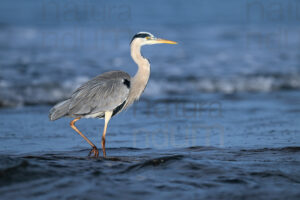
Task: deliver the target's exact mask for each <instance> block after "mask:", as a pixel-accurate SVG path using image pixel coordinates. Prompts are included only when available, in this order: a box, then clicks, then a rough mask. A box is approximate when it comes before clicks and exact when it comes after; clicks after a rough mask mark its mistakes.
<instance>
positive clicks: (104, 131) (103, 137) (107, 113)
mask: <svg viewBox="0 0 300 200" xmlns="http://www.w3.org/2000/svg"><path fill="white" fill-rule="evenodd" d="M112 114H113V112H111V111H107V112H105V117H104V129H103V134H102V141H101V144H102V150H103V157H106V151H105V135H106V129H107V124H108V122H109V120H110V118H111V116H112Z"/></svg>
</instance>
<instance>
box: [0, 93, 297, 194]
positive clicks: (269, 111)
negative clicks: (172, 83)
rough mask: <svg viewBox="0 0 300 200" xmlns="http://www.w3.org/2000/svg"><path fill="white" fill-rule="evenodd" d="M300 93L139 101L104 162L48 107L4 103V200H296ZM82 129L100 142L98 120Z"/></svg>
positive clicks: (113, 131) (118, 127)
mask: <svg viewBox="0 0 300 200" xmlns="http://www.w3.org/2000/svg"><path fill="white" fill-rule="evenodd" d="M299 95H300V94H299V92H276V93H268V94H240V95H229V96H228V95H219V94H210V95H201V97H200V96H197V95H195V94H191V95H190V94H186V95H184V96H176V95H174V96H171V98H170V99H168V98H166V99H163V98H161V99H156V100H149V99H143V100H141V101H140V102H139V103H138V104H137V105H135V106H133V107H132V108H130V109H129V110H128V111H127V112H125V113H122V114H120V115H119V116H117V117H115V118H113V119H112V120H111V123H110V124H109V129H108V134H107V154H108V158H107V159H103V158H102V157H100V158H98V159H95V158H89V157H88V156H87V155H88V152H89V151H90V149H88V144H87V143H86V142H85V141H83V139H82V138H81V137H80V136H78V135H77V134H76V133H74V131H73V130H71V128H69V125H68V123H69V119H61V120H58V121H55V122H50V121H48V119H47V114H48V110H49V107H47V106H35V107H23V108H17V109H2V110H0V117H1V122H0V127H1V139H0V193H1V197H0V198H2V199H28V198H37V199H45V198H46V199H58V198H64V199H74V198H79V199H133V198H143V199H154V198H155V199H166V198H172V199H208V198H209V199H299V197H300V190H299V186H300V170H299V169H300V168H299V166H300V145H299V142H300V127H299V112H300V110H299V101H295V99H299ZM175 100H176V101H175ZM200 105H202V106H200ZM167 108H169V109H167ZM283 116H284V117H283ZM77 125H78V127H79V129H80V130H82V131H83V132H84V133H86V135H87V136H88V137H89V138H90V139H91V140H92V141H93V142H95V144H97V145H98V146H100V135H101V134H100V132H101V131H102V125H103V122H102V121H100V120H96V119H90V120H81V121H79V122H78V124H77Z"/></svg>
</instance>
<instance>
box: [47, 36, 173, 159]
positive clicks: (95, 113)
mask: <svg viewBox="0 0 300 200" xmlns="http://www.w3.org/2000/svg"><path fill="white" fill-rule="evenodd" d="M159 43H168V44H176V42H173V41H170V40H164V39H159V38H156V37H154V36H153V35H152V34H151V33H147V32H140V33H137V34H136V35H135V36H134V37H133V38H132V40H131V43H130V47H131V57H132V59H133V60H134V62H135V63H136V64H137V65H138V71H137V72H136V74H135V76H134V77H132V78H130V76H129V75H128V74H127V73H126V72H122V71H111V72H106V73H103V74H101V75H99V76H97V77H95V78H93V79H92V80H90V81H88V82H86V83H84V84H83V85H82V86H81V87H79V88H78V89H77V90H76V91H75V92H74V93H73V94H72V96H71V97H70V98H69V99H67V100H65V101H63V102H60V103H58V104H57V105H55V106H54V107H53V108H52V109H51V110H50V114H49V118H50V120H52V121H53V120H57V119H59V118H61V117H65V116H68V117H72V118H75V119H73V120H72V121H71V122H70V126H71V128H73V129H74V130H75V131H76V132H77V133H78V134H79V135H81V136H82V137H83V138H84V139H85V140H86V141H87V142H88V143H89V144H90V145H91V146H92V148H93V149H92V150H91V152H90V153H93V154H94V155H95V156H96V157H98V155H99V151H98V149H97V147H96V145H94V144H93V143H92V142H91V141H90V140H89V139H88V138H87V137H86V136H85V135H84V134H83V133H81V132H80V131H79V130H78V128H77V127H76V126H75V122H76V121H78V120H80V119H81V118H95V117H98V118H104V128H103V133H102V141H101V144H102V149H103V156H104V157H105V156H106V152H105V135H106V129H107V125H108V122H109V120H110V119H111V117H112V116H114V115H116V114H118V113H120V112H121V111H122V110H124V109H125V108H128V107H129V106H130V105H131V104H132V103H133V102H134V101H136V100H138V99H139V97H140V96H141V94H142V93H143V91H144V89H145V87H146V85H147V83H148V80H149V76H150V63H149V61H148V60H147V59H146V58H144V57H143V56H142V55H141V47H142V46H143V45H151V44H159Z"/></svg>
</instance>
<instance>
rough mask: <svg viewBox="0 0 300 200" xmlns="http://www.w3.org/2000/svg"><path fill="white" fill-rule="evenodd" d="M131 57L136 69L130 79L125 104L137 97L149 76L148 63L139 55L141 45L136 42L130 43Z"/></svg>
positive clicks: (130, 102)
mask: <svg viewBox="0 0 300 200" xmlns="http://www.w3.org/2000/svg"><path fill="white" fill-rule="evenodd" d="M131 57H132V59H133V60H134V62H135V63H136V64H137V65H138V71H137V72H136V74H135V76H134V77H133V78H132V79H131V86H130V88H131V89H130V93H129V96H128V100H127V104H128V105H130V104H132V103H133V102H134V101H135V100H137V99H139V97H140V96H141V94H142V93H143V91H144V89H145V87H146V85H147V83H148V80H149V76H150V63H149V61H148V60H147V59H146V58H144V57H143V56H142V55H141V45H140V44H138V43H132V44H131Z"/></svg>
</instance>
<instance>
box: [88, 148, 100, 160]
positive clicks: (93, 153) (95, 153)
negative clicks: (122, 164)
mask: <svg viewBox="0 0 300 200" xmlns="http://www.w3.org/2000/svg"><path fill="white" fill-rule="evenodd" d="M88 156H90V157H95V158H98V157H99V150H98V149H97V147H93V149H92V150H91V151H90V153H89V155H88Z"/></svg>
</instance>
